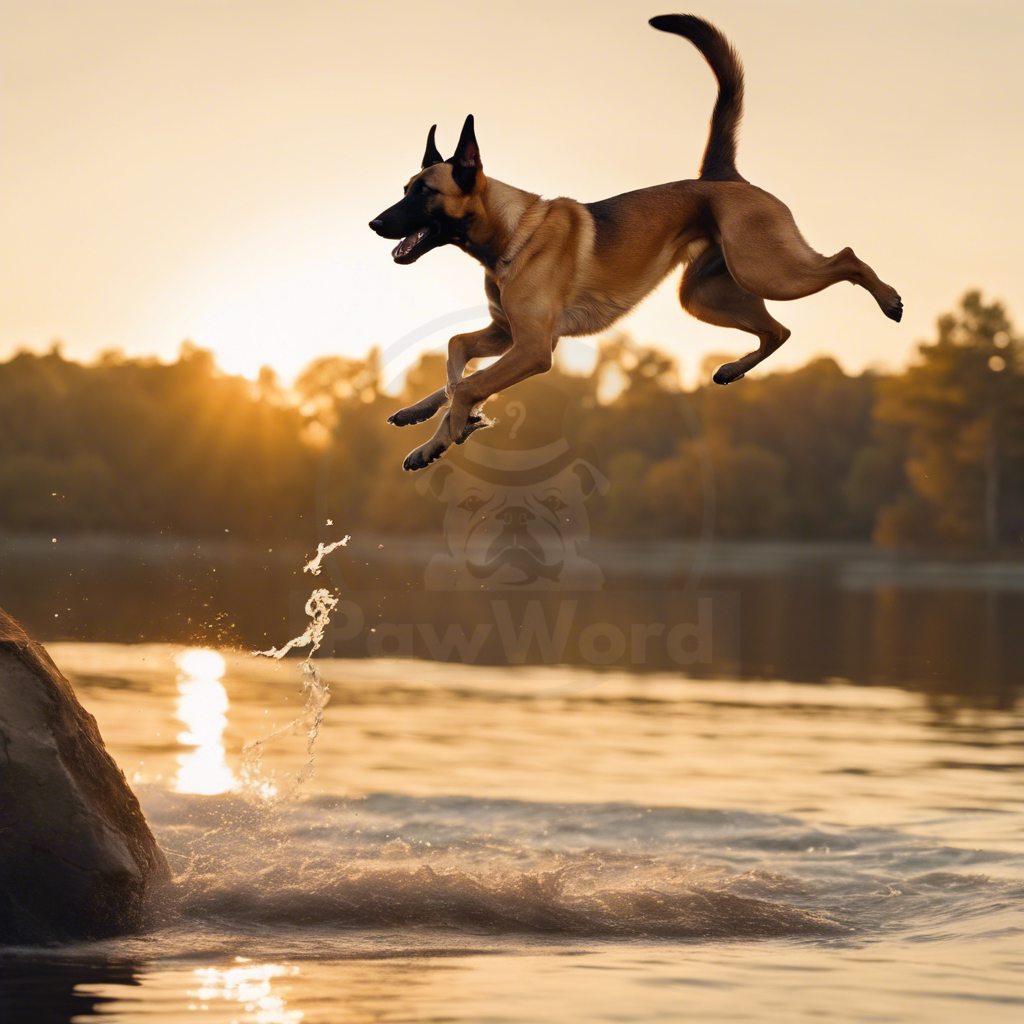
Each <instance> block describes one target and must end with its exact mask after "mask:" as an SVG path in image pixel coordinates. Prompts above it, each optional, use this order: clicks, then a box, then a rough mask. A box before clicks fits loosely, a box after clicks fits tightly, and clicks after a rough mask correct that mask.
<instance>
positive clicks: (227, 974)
mask: <svg viewBox="0 0 1024 1024" xmlns="http://www.w3.org/2000/svg"><path fill="white" fill-rule="evenodd" d="M235 962H236V963H237V964H238V965H239V966H237V967H226V968H220V967H200V968H198V969H197V970H196V971H195V976H196V978H197V979H198V980H199V988H198V989H190V990H189V993H188V994H189V995H194V996H195V997H196V998H197V999H198V1000H199V1005H197V1006H192V1005H190V1006H189V1009H190V1010H193V1009H196V1010H206V1009H208V1004H210V1003H212V1002H215V1001H216V1000H220V999H223V1000H225V1001H227V1002H229V1003H240V1004H241V1005H242V1007H243V1008H244V1010H245V1014H246V1016H245V1017H241V1018H239V1017H236V1018H233V1019H235V1020H238V1021H239V1024H242V1021H246V1022H252V1024H297V1022H298V1021H300V1020H302V1017H303V1014H302V1011H301V1010H289V1009H288V1008H287V1006H286V1004H285V999H284V996H283V995H281V988H280V985H278V986H277V987H276V988H275V986H273V985H272V984H271V982H272V981H273V980H274V979H277V978H282V977H294V976H295V975H297V974H298V973H299V969H298V967H284V966H282V965H280V964H249V962H248V960H247V959H246V958H245V957H241V956H240V957H235ZM243 965H244V966H243Z"/></svg>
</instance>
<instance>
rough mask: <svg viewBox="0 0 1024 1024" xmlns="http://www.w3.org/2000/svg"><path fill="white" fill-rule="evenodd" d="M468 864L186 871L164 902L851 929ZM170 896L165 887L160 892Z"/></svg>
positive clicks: (381, 919) (663, 928) (297, 918)
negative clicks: (481, 869) (254, 874)
mask: <svg viewBox="0 0 1024 1024" xmlns="http://www.w3.org/2000/svg"><path fill="white" fill-rule="evenodd" d="M593 867H594V866H593V865H588V869H589V870H588V871H585V872H583V871H578V870H574V868H573V867H572V866H562V867H559V868H556V869H554V870H548V871H543V870H542V871H514V870H513V871H509V870H494V871H487V872H480V873H474V872H469V871H466V870H463V869H460V868H440V869H439V868H435V867H433V866H431V865H429V864H411V865H401V866H396V867H372V868H361V867H357V866H355V865H352V864H348V865H330V866H326V865H323V866H321V865H305V866H303V867H301V868H300V869H299V871H298V872H297V873H293V872H292V871H289V870H287V869H280V868H279V869H276V870H275V869H269V870H266V871H264V872H262V873H260V874H259V875H258V876H257V877H255V878H252V877H246V876H244V875H241V874H237V873H234V872H228V873H224V872H219V873H217V874H213V875H205V874H189V875H185V876H182V877H181V878H179V879H178V880H176V882H175V883H174V886H173V896H172V897H171V901H170V904H169V905H168V906H165V908H164V909H165V910H166V909H171V908H173V911H174V912H175V913H176V914H181V915H184V916H186V917H189V918H198V919H204V920H207V921H215V922H218V923H221V924H229V923H230V924H232V925H235V926H246V927H248V926H253V925H291V926H316V927H320V928H322V927H324V926H332V927H337V928H355V927H363V928H408V927H425V928H447V929H458V930H464V931H470V932H484V933H487V934H523V933H527V934H539V935H547V936H561V937H579V938H620V937H621V938H644V937H647V938H675V939H724V938H768V937H780V936H797V935H819V936H820V935H830V934H837V933H841V932H843V931H846V930H848V929H846V928H845V927H844V926H843V925H841V924H840V923H839V922H837V921H835V920H834V919H832V918H831V917H829V916H828V915H826V914H822V913H817V912H813V911H806V910H802V909H800V908H798V907H795V906H792V905H787V904H784V903H775V902H771V901H768V900H762V899H756V898H751V897H746V896H739V895H735V894H733V893H729V892H726V891H723V890H715V889H711V888H701V887H686V888H683V889H676V890H674V891H673V890H672V889H671V888H669V887H668V886H665V887H658V886H655V885H651V884H650V883H649V882H647V883H638V884H634V885H630V886H622V887H610V888H600V887H598V888H591V887H589V886H588V884H587V879H588V876H589V872H590V871H592V870H593ZM165 898H166V895H165Z"/></svg>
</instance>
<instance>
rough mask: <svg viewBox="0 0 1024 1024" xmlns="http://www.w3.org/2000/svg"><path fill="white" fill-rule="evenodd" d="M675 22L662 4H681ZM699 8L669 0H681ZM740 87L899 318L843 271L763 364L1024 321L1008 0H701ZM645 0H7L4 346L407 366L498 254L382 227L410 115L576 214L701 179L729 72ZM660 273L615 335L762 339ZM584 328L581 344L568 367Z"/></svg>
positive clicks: (812, 224)
mask: <svg viewBox="0 0 1024 1024" xmlns="http://www.w3.org/2000/svg"><path fill="white" fill-rule="evenodd" d="M669 9H670V8H669ZM683 9H684V10H685V9H686V8H683ZM688 9H689V10H690V11H691V12H692V13H697V14H700V15H701V16H703V17H705V18H707V19H708V20H710V21H712V22H713V23H715V24H716V25H718V26H719V27H720V28H721V29H722V30H723V31H724V32H725V34H726V35H727V36H728V37H729V38H730V39H731V41H732V42H733V44H734V45H735V46H736V47H737V49H738V50H739V52H740V55H741V57H742V59H743V61H744V64H745V67H746V73H747V100H746V114H745V118H744V124H743V128H742V131H741V136H740V144H739V156H738V161H737V163H738V166H739V169H740V171H741V173H743V174H744V176H746V177H747V178H748V179H749V180H750V181H752V182H753V183H755V184H757V185H759V186H760V187H762V188H765V189H767V190H768V191H770V192H772V193H774V194H775V195H777V196H778V197H779V198H781V199H782V200H783V201H784V202H786V203H787V204H788V205H789V206H790V208H791V209H792V210H793V212H794V214H795V216H796V220H797V223H798V224H799V226H800V228H801V230H802V232H803V234H804V235H805V237H806V238H807V239H808V241H809V242H810V243H811V245H812V246H813V247H814V248H816V249H818V250H819V251H821V252H824V253H826V254H829V253H833V252H836V251H838V250H839V249H841V248H843V247H844V246H847V245H850V246H852V247H853V248H854V250H855V251H856V252H857V254H858V255H859V256H860V257H861V258H862V259H864V260H865V261H867V262H868V263H870V264H871V265H872V266H873V267H874V268H875V270H876V271H877V272H878V274H879V276H880V277H881V278H882V279H883V280H885V281H888V282H890V283H891V284H893V285H894V286H895V287H896V288H897V290H899V291H900V292H901V294H902V296H903V301H904V305H905V308H906V315H905V317H904V320H903V323H902V324H899V325H897V324H893V323H891V322H890V321H888V320H886V319H885V318H884V317H883V316H882V314H881V313H880V312H879V310H878V309H877V307H876V306H875V304H874V302H873V300H872V299H871V297H870V296H869V295H868V294H867V293H866V292H864V291H862V290H860V289H854V288H852V287H850V286H847V285H837V286H834V287H833V288H831V289H828V290H827V291H825V292H822V293H819V294H818V295H815V296H811V297H809V298H806V299H802V300H799V301H798V302H793V303H770V304H769V307H770V309H771V311H772V313H773V315H774V316H776V318H777V319H779V320H781V321H782V322H783V323H784V324H786V325H787V326H789V327H790V328H791V329H792V331H793V337H792V338H791V340H790V341H789V342H788V343H787V344H786V345H785V346H784V348H783V349H781V350H780V351H779V352H778V353H777V354H776V355H774V356H773V357H772V359H771V361H770V362H769V363H767V364H765V366H763V367H761V368H759V369H758V370H757V371H755V372H756V373H763V372H768V371H770V370H771V369H779V368H785V367H792V366H796V365H799V364H802V363H803V362H805V361H806V360H807V359H809V358H811V357H813V356H816V355H822V354H825V355H830V356H832V357H834V358H836V359H837V360H838V361H839V362H840V363H841V365H843V366H844V367H845V368H846V369H848V370H850V371H854V372H856V371H860V370H861V369H863V368H865V367H868V366H877V367H883V368H896V367H899V366H900V365H902V364H903V363H905V362H906V361H907V360H908V359H909V358H910V357H911V356H912V354H913V349H914V346H915V344H916V343H917V342H918V341H920V340H921V339H924V338H927V337H929V336H930V335H931V333H932V329H933V324H934V321H935V318H936V317H937V316H938V315H939V314H940V313H942V312H943V311H945V310H948V309H950V308H952V307H953V306H954V305H955V304H956V302H957V300H958V299H959V297H960V296H961V295H962V293H963V292H964V291H965V290H966V289H968V288H972V287H980V288H982V289H983V291H984V292H985V294H986V296H989V297H995V298H999V299H1001V300H1003V301H1004V302H1005V303H1007V305H1008V307H1009V309H1010V312H1011V315H1016V317H1017V322H1018V323H1020V324H1024V270H1022V268H1024V199H1022V193H1024V188H1022V169H1024V117H1022V113H1024V111H1022V109H1021V108H1022V97H1024V62H1022V61H1021V60H1020V46H1021V43H1022V41H1024V3H1021V2H1020V0H974V2H971V3H967V2H964V3H953V2H947V0H888V2H875V0H866V2H860V3H852V2H848V0H832V2H824V0H789V2H773V0H700V2H697V0H694V3H693V4H692V5H691V6H690V7H689V8H688ZM666 10H668V9H665V8H661V7H658V6H657V5H651V4H647V3H644V4H640V3H635V2H630V0H617V2H612V0H543V2H542V0H518V2H515V3H510V2H505V0H483V2H481V0H472V2H465V0H444V2H436V0H392V2H388V0H381V2H378V3H374V4H352V3H349V4H343V3H333V2H317V3H312V2H306V0H287V2H273V3H258V2H255V0H247V2H244V3H234V2H218V0H208V2H184V0H178V2H166V0H148V2H144V3H139V2H137V0H129V2H121V0H90V2H88V3H87V2H64V3H57V2H51V0H32V2H22V0H0V144H2V159H0V202H2V210H0V224H2V234H0V237H2V242H0V359H2V358H7V357H8V356H9V355H10V354H12V353H13V352H14V351H16V350H18V349H19V348H29V349H33V350H43V349H46V348H48V347H49V346H50V345H51V344H52V343H53V342H54V341H55V340H58V339H59V340H61V341H62V342H63V345H64V351H65V353H66V354H67V355H68V356H69V357H73V358H79V359H84V360H89V359H93V358H95V357H96V356H97V355H98V354H99V353H100V352H101V351H103V350H109V349H115V348H116V349H121V350H123V351H124V352H125V353H127V354H129V355H157V356H159V357H161V358H173V357H174V355H175V354H176V352H177V351H178V348H179V346H180V344H181V342H182V341H183V340H185V339H190V340H192V341H194V342H195V343H196V344H198V345H201V346H203V347H207V348H210V349H212V350H213V351H214V353H215V354H216V357H217V360H218V362H219V363H220V365H221V366H223V367H224V368H225V369H226V370H228V371H230V372H237V373H244V374H247V375H255V374H256V372H257V371H258V369H259V367H260V366H261V365H264V364H267V365H270V366H272V367H274V368H275V369H276V370H277V371H278V372H279V373H280V374H281V375H282V377H283V378H285V379H286V380H290V379H291V378H292V377H294V376H295V374H296V373H297V372H298V371H299V370H300V369H301V368H302V367H303V366H304V365H305V364H306V363H307V362H308V361H309V360H310V359H312V358H314V357H316V356H319V355H326V354H333V353H339V354H343V355H361V354H363V353H364V352H365V351H366V350H367V349H368V348H369V346H371V345H373V344H377V345H380V346H381V347H382V349H383V350H384V351H385V353H386V356H387V358H386V362H385V368H386V374H394V375H395V377H396V379H397V377H398V375H399V374H400V373H401V372H402V371H403V370H404V368H405V367H406V366H407V365H408V364H409V362H410V361H411V360H412V359H414V358H415V356H416V355H417V354H418V353H419V352H420V351H423V350H425V349H434V350H441V349H442V348H443V346H444V344H445V342H446V340H447V337H448V335H449V334H451V333H455V332H456V331H460V330H467V329H472V326H473V325H474V324H477V323H481V324H482V323H483V322H485V318H481V308H482V304H483V301H484V300H483V287H482V286H483V271H482V270H481V268H480V267H479V265H478V264H476V263H475V262H474V261H472V260H471V259H470V258H469V257H467V256H466V255H465V254H463V253H461V252H458V251H455V250H453V249H447V250H435V251H434V252H431V253H429V254H428V255H427V256H425V257H424V258H423V259H422V260H420V261H419V262H417V263H416V264H415V265H413V266H408V267H402V266H398V265H396V264H394V263H393V262H392V260H391V258H390V255H389V252H390V249H391V247H392V246H393V244H394V243H389V242H386V241H384V240H382V239H380V238H378V237H377V236H376V235H374V234H373V233H372V232H371V231H370V230H369V228H368V227H367V222H368V221H369V220H370V219H371V217H373V216H375V215H376V214H377V213H379V212H380V211H381V210H383V209H384V208H385V207H387V206H390V205H391V204H392V203H393V202H395V201H396V200H397V199H398V198H400V196H401V187H402V184H403V183H404V182H405V180H406V179H407V178H408V177H409V176H410V175H411V174H412V173H413V172H414V171H415V170H416V169H418V166H419V158H420V156H421V155H422V152H423V147H424V143H425V138H426V132H427V129H428V128H429V127H430V125H431V124H433V123H435V122H437V124H438V143H439V146H440V148H441V149H442V151H443V152H445V154H446V155H448V153H449V152H450V151H451V150H452V149H454V145H455V142H456V140H457V138H458V132H459V129H460V127H461V124H462V121H463V119H464V117H465V115H466V114H468V113H473V114H474V115H475V117H476V125H477V138H478V140H479V143H480V147H481V152H482V158H483V164H484V170H485V172H486V173H488V174H490V175H492V176H494V177H496V178H498V179H500V180H502V181H507V182H510V183H512V184H515V185H519V186H521V187H524V188H528V189H530V190H532V191H537V192H540V193H542V194H544V195H546V196H556V195H569V196H572V197H574V198H576V199H579V200H582V201H585V202H586V201H592V200H595V199H600V198H603V197H605V196H609V195H615V194H617V193H620V192H625V191H629V190H631V189H635V188H642V187H644V186H646V185H653V184H656V183H659V182H663V181H672V180H676V179H679V178H687V177H693V176H695V175H696V173H697V167H698V164H699V161H700V156H701V153H702V150H703V146H704V142H705V139H706V134H707V121H708V117H709V115H710V112H711V108H712V105H713V103H714V98H715V90H716V87H715V83H714V79H713V77H712V75H711V73H710V71H709V69H708V68H707V66H706V65H705V64H704V62H703V60H702V59H701V58H700V56H699V55H698V54H697V52H696V51H695V50H694V49H693V48H692V47H691V46H690V44H688V43H687V42H686V41H685V40H682V39H678V38H674V37H672V36H668V35H664V34H662V33H659V32H655V31H654V30H653V29H651V28H650V27H648V25H647V24H646V21H647V19H648V18H649V17H650V16H652V15H654V14H658V13H665V11H666ZM676 276H677V275H673V277H672V278H670V279H669V280H668V281H667V282H666V283H664V284H663V285H662V286H661V287H660V288H659V289H658V291H657V292H655V294H654V295H653V296H652V297H650V298H649V299H648V300H647V301H646V302H644V303H643V304H642V305H641V306H640V307H639V308H638V309H636V310H635V311H634V312H633V313H631V314H630V315H629V316H628V317H627V318H626V319H624V320H623V321H621V322H620V325H619V326H621V327H622V328H623V329H625V330H628V331H629V332H630V333H632V334H633V335H634V336H635V337H636V338H637V339H638V340H640V341H642V342H645V343H652V344H656V345H658V346H659V347H662V348H664V349H666V350H667V351H669V352H671V353H672V354H673V355H674V356H675V357H676V358H678V359H679V361H680V363H681V364H682V366H683V369H684V373H685V374H686V375H687V376H688V377H690V378H691V379H692V377H693V376H694V375H695V373H696V372H697V368H698V367H699V366H700V364H701V362H702V360H703V359H704V357H705V356H706V355H707V354H708V353H727V354H731V355H738V354H739V353H741V352H744V351H746V350H747V349H749V348H750V347H752V345H751V344H750V342H751V341H752V340H753V339H750V338H749V336H747V335H742V334H740V333H738V332H735V331H726V330H722V329H720V328H714V327H709V326H706V325H704V324H700V323H698V322H697V321H695V320H693V319H691V318H690V317H689V316H687V315H686V314H684V313H683V312H682V311H681V310H680V308H679V305H678V301H677V299H676V288H677V283H678V282H677V281H676ZM593 344H594V343H593V342H585V343H583V344H582V345H578V346H575V347H574V348H571V349H570V354H571V355H572V356H573V358H574V359H576V360H577V361H580V363H581V365H582V363H583V362H585V361H586V358H587V353H588V352H590V351H592V346H593Z"/></svg>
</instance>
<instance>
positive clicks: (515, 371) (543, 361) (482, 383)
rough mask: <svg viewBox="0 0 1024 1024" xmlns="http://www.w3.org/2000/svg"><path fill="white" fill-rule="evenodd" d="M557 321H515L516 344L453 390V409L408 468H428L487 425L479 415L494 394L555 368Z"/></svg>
mask: <svg viewBox="0 0 1024 1024" xmlns="http://www.w3.org/2000/svg"><path fill="white" fill-rule="evenodd" d="M552 327H553V318H552V317H550V316H548V317H538V316H524V317H521V318H519V320H518V322H517V320H515V319H512V338H513V339H514V343H513V345H512V347H511V348H510V349H509V350H508V351H506V352H505V354H504V355H503V356H502V357H501V358H500V359H499V360H498V361H497V362H496V363H493V364H492V365H491V366H488V367H486V368H485V369H483V370H478V371H477V372H476V373H474V374H471V375H470V376H469V377H465V378H463V380H461V381H460V382H459V383H458V384H457V385H455V386H454V387H453V388H452V389H451V406H450V407H449V409H448V411H447V412H446V413H445V415H444V418H443V419H442V420H441V423H440V425H439V426H438V428H437V432H436V433H435V434H434V436H433V437H432V438H431V439H430V440H429V441H428V442H427V443H426V444H425V445H421V446H420V447H419V448H417V449H416V450H415V451H412V452H410V453H409V454H408V455H407V456H406V459H405V462H404V464H403V465H404V467H405V469H410V470H414V469H424V468H425V467H426V466H429V465H430V463H431V462H433V461H434V460H435V459H439V458H440V457H441V456H442V455H443V454H444V453H445V451H447V450H448V448H449V447H451V445H452V444H461V443H462V442H463V441H464V440H465V439H466V438H467V437H468V436H469V434H471V433H472V432H473V431H474V430H476V429H479V427H480V426H484V425H486V421H484V420H483V417H482V415H481V414H480V413H479V412H475V411H474V410H476V409H477V408H478V407H479V406H480V405H482V404H483V403H484V402H485V401H486V400H487V399H488V398H490V397H491V395H493V394H496V393H497V392H499V391H504V390H505V388H508V387H511V386H512V385H513V384H517V383H518V382H519V381H521V380H525V379H526V378H527V377H532V376H533V375H534V374H537V373H544V372H545V371H546V370H550V369H551V349H552V340H553V339H552Z"/></svg>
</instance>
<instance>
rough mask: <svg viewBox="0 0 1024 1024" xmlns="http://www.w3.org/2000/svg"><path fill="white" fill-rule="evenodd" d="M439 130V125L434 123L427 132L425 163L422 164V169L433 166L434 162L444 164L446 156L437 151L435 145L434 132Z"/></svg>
mask: <svg viewBox="0 0 1024 1024" xmlns="http://www.w3.org/2000/svg"><path fill="white" fill-rule="evenodd" d="M436 131H437V125H436V124H435V125H432V126H431V129H430V131H429V132H428V133H427V148H426V151H425V152H424V154H423V163H422V164H421V165H420V170H421V171H425V170H426V169H427V168H428V167H433V166H434V164H443V163H444V157H443V156H441V154H440V153H439V152H438V151H437V146H435V145H434V132H436Z"/></svg>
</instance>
